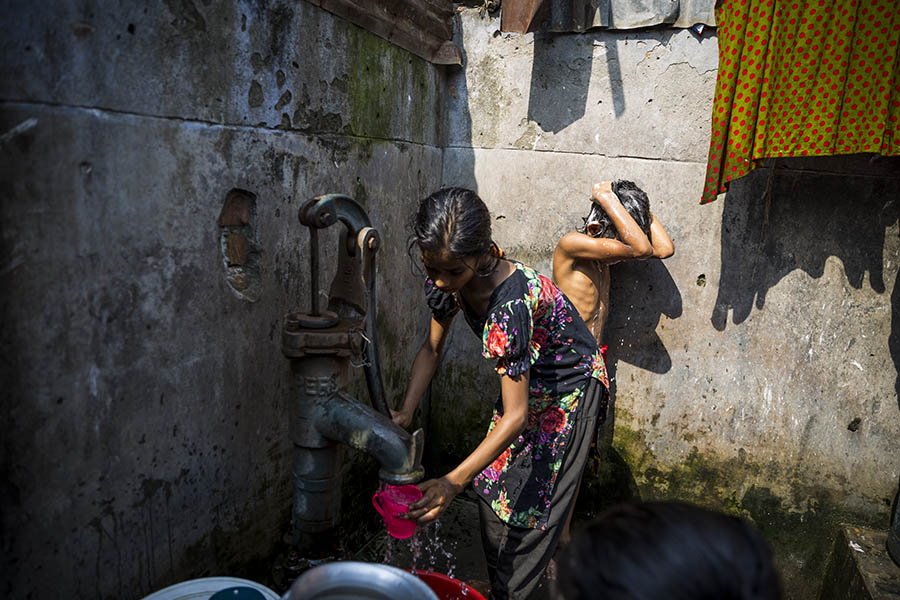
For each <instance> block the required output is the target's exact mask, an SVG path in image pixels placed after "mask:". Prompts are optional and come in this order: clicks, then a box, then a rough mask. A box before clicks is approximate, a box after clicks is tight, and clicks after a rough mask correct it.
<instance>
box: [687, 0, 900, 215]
mask: <svg viewBox="0 0 900 600" xmlns="http://www.w3.org/2000/svg"><path fill="white" fill-rule="evenodd" d="M716 22H717V23H718V41H719V72H718V77H717V81H716V92H715V101H714V104H713V115H712V137H711V141H710V148H709V162H708V163H707V167H706V181H705V186H704V190H703V196H702V198H701V203H707V202H712V201H713V200H715V199H716V195H717V194H719V193H722V192H724V191H726V189H727V186H728V183H729V182H730V181H732V180H733V179H737V178H738V177H741V176H743V175H746V174H747V173H749V172H750V171H752V170H753V169H754V168H756V167H757V166H758V164H759V162H760V161H761V160H762V159H764V158H777V157H781V156H825V155H835V154H855V153H861V152H874V153H880V154H884V155H897V154H900V122H898V118H900V75H898V65H900V60H898V41H900V1H898V0H806V1H804V0H722V1H721V3H720V5H719V6H718V7H717V8H716Z"/></svg>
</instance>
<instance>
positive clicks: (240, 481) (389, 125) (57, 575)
mask: <svg viewBox="0 0 900 600" xmlns="http://www.w3.org/2000/svg"><path fill="white" fill-rule="evenodd" d="M5 9H6V10H5V13H6V15H7V17H8V18H10V19H11V21H14V22H15V23H16V28H15V31H14V32H11V34H10V35H8V36H5V37H4V39H3V40H2V41H0V45H2V48H3V51H2V55H3V58H2V59H0V136H2V137H0V152H2V156H3V161H2V162H3V167H2V170H0V181H2V184H3V188H4V190H5V191H6V200H5V201H4V202H3V203H2V208H0V218H2V220H3V223H4V226H3V231H2V236H0V243H2V265H0V287H2V288H3V289H4V294H3V299H2V309H3V313H2V315H3V316H2V322H3V328H2V331H3V334H2V340H3V347H4V348H5V350H4V351H3V356H4V360H3V369H2V374H3V389H4V394H3V401H2V413H0V414H2V420H3V423H4V424H5V426H6V428H7V433H6V434H5V435H4V436H3V440H2V443H0V453H2V454H0V456H2V465H3V477H2V492H3V493H2V509H0V513H2V532H3V533H2V538H3V541H2V548H3V558H2V566H0V571H2V573H3V576H2V578H0V582H2V583H0V592H2V594H3V595H4V596H5V597H7V598H53V597H57V596H59V594H60V593H63V592H60V590H65V592H64V594H65V595H66V596H67V597H71V598H100V599H112V598H115V599H117V600H119V599H121V600H125V599H128V598H140V597H143V596H144V595H146V594H148V593H150V592H152V591H154V590H157V589H160V588H162V587H164V586H166V585H169V584H172V583H175V582H178V581H182V580H184V579H188V578H191V577H198V576H206V575H209V576H212V575H234V576H242V575H243V576H248V577H250V578H252V579H256V580H263V581H268V579H267V575H268V574H269V569H270V568H271V567H272V565H271V560H272V557H273V549H274V548H275V547H276V546H277V545H278V544H279V543H280V542H281V537H282V534H283V533H284V531H285V527H286V526H287V524H288V520H289V516H290V508H291V501H292V489H291V461H292V458H291V445H290V441H289V437H288V419H287V416H288V402H289V400H290V394H291V392H290V389H289V388H290V377H289V367H288V361H287V360H286V359H285V358H284V357H283V356H282V354H281V349H280V335H281V334H280V330H281V321H282V316H283V315H284V313H286V312H288V311H291V310H297V309H308V303H309V292H308V287H309V271H308V269H309V264H308V260H309V259H308V234H307V231H306V230H305V228H303V227H302V226H300V224H299V223H298V220H297V211H298V208H299V206H300V204H301V203H302V202H304V201H305V200H307V199H309V198H312V197H313V196H316V195H319V194H322V193H328V192H343V193H347V194H349V195H351V196H353V197H355V198H356V199H358V200H359V201H360V202H362V203H363V204H364V205H365V206H366V207H367V209H368V211H369V214H370V216H371V218H372V220H373V222H374V223H375V224H376V227H378V228H379V230H380V232H381V234H382V239H383V240H384V244H383V250H382V252H381V255H380V265H381V270H380V273H379V276H380V277H379V282H378V283H379V287H380V290H381V294H380V298H379V300H380V305H379V308H380V310H381V313H380V318H379V327H380V328H381V329H382V330H383V331H382V333H381V334H380V340H381V342H382V352H381V355H382V365H383V366H384V370H385V373H384V380H385V385H386V387H387V388H388V394H389V397H392V398H393V397H394V396H395V395H397V394H399V393H401V392H402V388H403V386H404V385H405V380H406V378H407V373H408V368H409V365H410V364H411V361H412V355H411V354H410V350H409V346H408V345H407V344H406V343H405V340H406V338H408V337H412V336H413V330H416V331H417V328H418V327H419V326H420V325H421V324H420V323H419V322H418V321H417V317H419V316H421V313H420V311H419V312H417V310H418V309H419V306H420V302H419V299H418V297H415V296H412V295H407V294H398V293H392V290H398V289H408V288H409V287H410V286H411V285H412V286H414V287H415V288H416V289H418V282H417V281H416V280H415V278H413V276H412V275H411V272H410V269H409V268H408V259H407V257H406V253H405V240H406V233H405V219H406V214H407V212H408V211H409V209H410V206H411V203H412V202H413V201H414V199H416V198H419V197H421V196H423V195H425V194H426V193H428V192H430V191H431V190H432V189H433V188H435V187H437V186H438V184H439V175H440V169H441V149H440V147H439V146H438V142H439V139H438V133H439V128H440V126H441V121H440V119H439V118H437V116H438V115H439V114H440V113H439V111H440V103H439V102H438V98H439V89H440V85H439V84H440V83H441V81H442V74H441V73H440V71H439V70H438V69H437V68H435V67H433V66H432V65H429V64H428V63H425V62H424V61H422V60H420V59H418V58H416V57H413V56H411V55H410V54H409V53H408V52H405V51H403V50H400V49H398V48H396V47H393V46H391V45H390V44H388V43H387V42H384V41H383V40H381V39H379V38H377V37H375V36H374V35H371V34H369V33H367V32H365V31H363V30H361V29H359V28H357V27H355V26H351V25H349V24H347V23H346V22H344V21H341V20H340V19H337V18H335V17H333V16H332V15H330V14H328V13H326V12H324V11H321V10H320V9H318V8H316V7H314V6H312V5H310V4H308V3H305V2H275V3H263V4H260V3H252V2H228V3H224V4H223V3H216V4H209V3H194V2H169V1H164V2H153V3H150V4H145V5H133V6H132V5H125V4H121V5H120V4H110V3H103V2H84V3H79V4H77V5H76V4H71V3H64V4H58V5H52V6H51V5H42V4H40V3H27V2H13V3H11V4H9V5H7V6H6V7H5ZM235 190H238V191H240V192H241V193H242V194H243V193H245V192H246V193H247V194H250V195H252V202H250V201H249V200H248V203H247V204H246V205H243V204H242V205H241V206H236V207H232V208H229V209H228V210H227V211H224V212H223V206H226V200H227V199H228V198H230V197H231V194H232V192H234V191H235ZM246 197H247V198H250V197H251V196H246ZM229 206H231V205H229ZM334 229H335V230H334V231H328V232H326V233H324V234H323V235H321V236H320V244H321V248H322V265H323V275H322V282H321V285H322V287H323V288H324V289H327V287H325V286H327V285H328V282H329V281H330V277H331V276H332V273H333V268H334V267H333V266H332V265H333V264H334V262H333V257H334V249H335V246H336V243H337V231H336V228H334ZM396 265H399V266H396ZM392 266H395V267H394V268H392ZM241 269H250V271H252V273H250V274H251V275H252V277H250V280H249V281H247V280H246V278H242V277H243V275H246V274H247V272H246V271H241ZM251 284H252V287H247V286H250V285H251ZM249 291H252V294H251V293H249ZM356 373H357V374H358V375H359V381H362V373H361V370H358V371H356ZM353 391H354V392H356V393H360V392H362V393H363V398H362V399H363V401H366V400H365V398H364V394H365V392H364V385H360V384H359V382H357V383H356V384H355V389H354V390H353ZM348 464H349V463H348ZM376 473H377V468H374V467H373V465H369V466H368V468H367V469H366V470H365V471H363V472H361V473H356V474H355V475H356V477H353V478H350V479H351V481H352V482H355V483H354V485H355V486H356V487H355V488H353V487H352V486H351V488H352V489H349V488H348V489H347V490H346V492H347V493H346V495H345V498H344V506H345V507H346V509H347V511H348V514H351V513H358V514H361V515H365V516H366V517H368V516H370V515H371V516H372V518H373V519H374V517H375V516H376V515H375V513H374V511H372V509H371V503H370V501H369V497H370V496H371V493H372V490H373V489H374V488H375V486H376V484H377V481H376V479H377V475H376ZM367 475H371V478H370V479H366V476H367ZM360 503H362V504H360ZM350 529H351V530H353V531H362V530H363V529H364V527H362V523H361V522H360V521H356V522H353V523H352V524H351V527H350ZM253 565H257V566H259V569H258V570H256V571H251V570H250V569H251V567H253ZM254 568H255V567H254ZM279 591H283V590H279Z"/></svg>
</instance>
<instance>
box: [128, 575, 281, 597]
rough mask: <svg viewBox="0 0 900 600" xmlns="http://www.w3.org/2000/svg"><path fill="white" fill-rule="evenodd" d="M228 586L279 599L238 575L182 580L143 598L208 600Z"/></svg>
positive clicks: (269, 591)
mask: <svg viewBox="0 0 900 600" xmlns="http://www.w3.org/2000/svg"><path fill="white" fill-rule="evenodd" d="M230 587H247V588H250V589H254V590H256V591H257V592H259V593H261V594H262V595H263V596H264V597H265V598H266V600H279V596H278V594H276V593H275V592H273V591H272V590H270V589H269V588H267V587H266V586H264V585H262V584H259V583H256V582H255V581H250V580H249V579H241V578H240V577H202V578H200V579H191V580H189V581H182V582H181V583H176V584H175V585H170V586H169V587H167V588H163V589H161V590H159V591H158V592H153V593H152V594H150V595H149V596H146V597H144V598H143V600H209V597H210V596H212V595H213V594H215V593H216V592H219V591H222V590H224V589H226V588H230Z"/></svg>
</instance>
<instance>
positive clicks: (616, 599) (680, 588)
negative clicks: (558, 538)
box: [557, 502, 781, 600]
mask: <svg viewBox="0 0 900 600" xmlns="http://www.w3.org/2000/svg"><path fill="white" fill-rule="evenodd" d="M557 569H558V570H557V574H558V577H557V591H558V597H559V598H561V599H562V600H587V599H589V598H595V597H597V594H601V595H602V597H603V598H604V599H606V600H657V599H659V598H666V599H667V600H780V598H781V591H780V586H779V582H778V576H777V575H776V572H775V568H774V566H773V563H772V552H771V550H770V549H769V547H768V545H767V544H766V543H765V541H764V540H763V539H762V537H761V536H760V535H759V533H757V532H756V530H755V529H753V527H752V526H751V525H750V524H749V523H748V522H747V521H745V520H744V519H741V518H739V517H733V516H728V515H725V514H722V513H718V512H714V511H711V510H706V509H703V508H699V507H697V506H692V505H690V504H685V503H682V502H643V503H638V504H621V505H618V506H616V507H613V508H612V509H610V510H608V511H606V512H605V513H603V514H602V515H601V516H600V517H598V519H597V520H596V521H594V522H592V523H591V524H590V525H588V526H587V527H586V528H585V529H583V530H581V531H579V532H577V533H576V534H575V536H574V537H573V538H572V542H571V543H570V544H569V545H568V546H567V547H566V549H565V550H564V551H563V553H562V556H561V558H560V561H559V564H558V567H557Z"/></svg>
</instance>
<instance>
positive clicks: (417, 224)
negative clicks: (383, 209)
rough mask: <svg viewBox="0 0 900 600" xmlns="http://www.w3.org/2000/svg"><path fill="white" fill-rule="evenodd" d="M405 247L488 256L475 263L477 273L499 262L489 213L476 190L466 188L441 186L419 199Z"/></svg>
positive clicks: (410, 253) (433, 251) (458, 255)
mask: <svg viewBox="0 0 900 600" xmlns="http://www.w3.org/2000/svg"><path fill="white" fill-rule="evenodd" d="M409 229H410V236H409V243H408V244H407V251H408V253H409V255H410V257H411V258H413V260H415V256H414V253H413V250H414V248H416V247H418V249H419V250H420V251H421V252H422V253H423V254H437V253H439V252H441V251H442V250H447V251H448V252H449V253H450V254H452V255H453V256H454V257H456V258H481V257H483V256H490V260H488V261H485V262H484V263H482V264H481V265H479V266H478V269H477V270H476V273H477V274H478V275H487V274H489V273H491V272H492V271H493V270H494V269H495V268H496V267H497V264H498V263H499V262H500V250H499V248H497V245H496V244H494V242H493V241H492V240H491V213H490V212H489V211H488V209H487V206H485V205H484V201H483V200H482V199H481V198H479V197H478V194H476V193H475V192H473V191H472V190H467V189H465V188H458V187H450V188H444V189H441V190H438V191H436V192H435V193H433V194H431V195H430V196H428V197H427V198H425V199H424V200H422V201H421V202H419V208H418V210H416V212H415V214H414V215H413V216H412V218H411V219H410V224H409Z"/></svg>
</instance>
